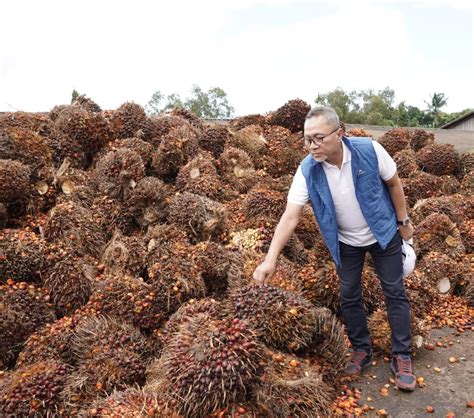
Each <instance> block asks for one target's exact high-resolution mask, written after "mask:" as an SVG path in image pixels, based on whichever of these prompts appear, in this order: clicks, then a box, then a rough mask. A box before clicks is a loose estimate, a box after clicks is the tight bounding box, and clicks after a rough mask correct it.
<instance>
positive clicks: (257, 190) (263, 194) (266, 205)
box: [243, 186, 286, 220]
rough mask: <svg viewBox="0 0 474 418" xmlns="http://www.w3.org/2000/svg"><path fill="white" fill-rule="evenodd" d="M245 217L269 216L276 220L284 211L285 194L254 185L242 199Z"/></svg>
mask: <svg viewBox="0 0 474 418" xmlns="http://www.w3.org/2000/svg"><path fill="white" fill-rule="evenodd" d="M243 206H244V211H245V215H246V216H247V218H250V219H251V218H256V217H262V216H263V217H265V218H268V217H270V218H271V219H274V220H278V219H280V217H281V215H282V214H283V212H284V211H285V207H286V196H285V194H284V193H282V192H278V191H275V190H271V189H269V188H266V187H259V186H256V187H254V188H253V189H252V190H251V191H250V192H248V193H247V195H246V196H245V199H244V201H243Z"/></svg>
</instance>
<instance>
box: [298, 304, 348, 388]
mask: <svg viewBox="0 0 474 418" xmlns="http://www.w3.org/2000/svg"><path fill="white" fill-rule="evenodd" d="M303 352H305V353H311V354H314V355H316V358H317V359H318V361H319V364H320V368H321V372H322V374H323V378H324V379H325V380H326V381H328V383H334V382H336V381H337V379H338V378H340V377H341V375H342V373H343V372H344V368H345V366H346V361H347V357H346V354H347V352H348V348H347V343H346V339H345V330H344V325H343V324H342V322H341V321H340V320H339V319H338V318H337V317H336V316H335V315H334V314H333V313H332V312H331V311H330V310H329V309H328V308H317V309H316V327H315V330H314V333H313V337H312V341H311V343H310V344H309V346H308V348H307V349H306V350H304V351H303Z"/></svg>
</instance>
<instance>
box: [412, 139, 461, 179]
mask: <svg viewBox="0 0 474 418" xmlns="http://www.w3.org/2000/svg"><path fill="white" fill-rule="evenodd" d="M416 159H417V161H418V165H419V166H420V168H421V169H422V170H423V171H426V172H428V173H431V174H435V175H437V176H441V175H443V174H453V175H454V174H458V173H459V171H460V168H461V161H460V157H459V154H458V153H457V151H456V150H455V149H454V145H452V144H430V145H427V146H425V147H423V148H422V149H420V150H419V151H418V152H417V153H416Z"/></svg>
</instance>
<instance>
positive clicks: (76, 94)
mask: <svg viewBox="0 0 474 418" xmlns="http://www.w3.org/2000/svg"><path fill="white" fill-rule="evenodd" d="M79 96H80V94H79V92H78V91H77V90H76V89H74V90H73V91H72V94H71V103H73V102H74V100H76V99H77V98H78V97H79Z"/></svg>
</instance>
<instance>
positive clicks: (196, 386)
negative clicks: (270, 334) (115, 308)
mask: <svg viewBox="0 0 474 418" xmlns="http://www.w3.org/2000/svg"><path fill="white" fill-rule="evenodd" d="M262 354H263V347H262V346H261V345H260V344H259V342H258V341H257V338H256V335H255V334H254V332H253V331H252V330H251V329H250V328H249V327H248V326H247V324H246V323H245V322H244V321H242V320H240V319H238V318H234V319H232V318H228V319H216V318H214V317H213V316H211V315H209V314H207V313H200V314H198V315H197V316H194V317H192V318H190V320H189V321H187V322H186V323H185V324H182V325H181V326H180V327H179V331H178V332H177V333H176V334H175V335H174V336H173V337H172V338H170V340H169V341H168V344H167V346H166V347H165V348H164V350H163V353H162V355H161V357H160V358H159V359H158V360H157V361H155V362H154V363H152V364H151V365H150V367H149V370H148V375H147V386H146V387H145V389H146V390H152V391H154V392H158V393H164V394H165V395H167V396H169V397H171V398H173V399H174V400H175V401H176V403H177V405H176V407H177V410H178V412H180V413H182V414H183V415H185V416H205V415H206V414H209V413H211V412H212V411H214V410H216V409H218V408H222V407H224V406H225V405H227V404H228V403H230V402H237V401H242V400H243V399H242V398H243V397H244V396H245V393H246V392H248V391H249V390H250V388H251V385H252V383H254V382H255V380H256V378H257V375H258V374H259V373H260V369H261V361H262Z"/></svg>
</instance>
